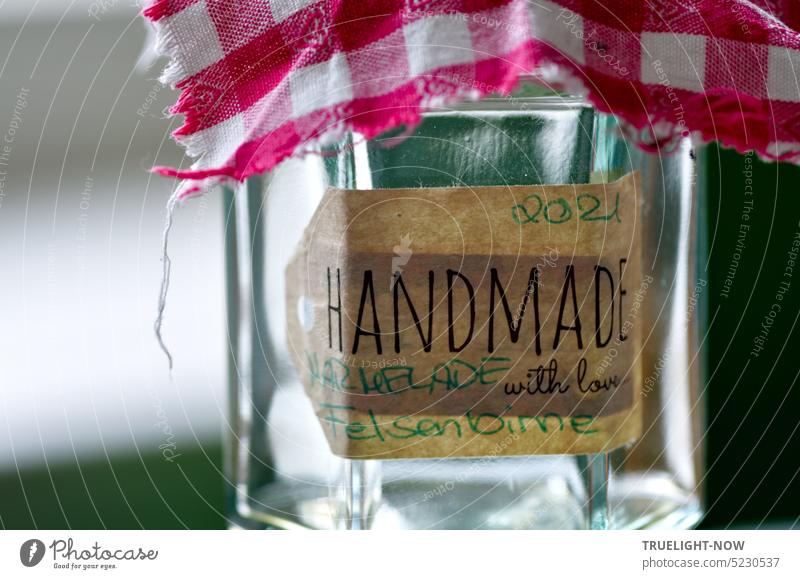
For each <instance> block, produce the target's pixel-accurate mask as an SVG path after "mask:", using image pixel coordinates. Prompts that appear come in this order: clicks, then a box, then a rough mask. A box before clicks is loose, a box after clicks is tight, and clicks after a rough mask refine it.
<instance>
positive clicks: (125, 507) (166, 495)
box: [0, 147, 800, 529]
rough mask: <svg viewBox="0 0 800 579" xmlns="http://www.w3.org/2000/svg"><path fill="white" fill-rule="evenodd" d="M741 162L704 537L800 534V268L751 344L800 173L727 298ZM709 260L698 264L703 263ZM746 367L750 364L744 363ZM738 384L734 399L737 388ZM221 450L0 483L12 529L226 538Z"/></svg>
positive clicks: (785, 242) (714, 346)
mask: <svg viewBox="0 0 800 579" xmlns="http://www.w3.org/2000/svg"><path fill="white" fill-rule="evenodd" d="M745 163H746V161H745V158H744V157H742V156H741V155H737V154H735V153H732V152H730V151H724V150H720V149H719V148H717V147H710V148H709V149H708V151H707V154H706V155H704V160H703V164H704V165H705V169H704V170H705V182H706V183H707V184H708V192H707V196H706V203H705V211H704V215H702V218H701V224H703V225H704V226H705V227H707V233H708V236H707V246H708V252H707V256H706V258H707V259H706V258H702V259H701V263H700V264H699V268H700V275H701V277H703V278H705V279H708V280H709V287H708V293H707V296H708V300H709V301H708V319H709V328H708V334H707V336H706V340H705V344H706V347H707V348H708V355H709V364H708V374H709V377H710V379H709V386H708V390H707V403H708V411H709V423H710V424H711V427H710V430H709V432H708V435H707V439H706V442H707V453H708V459H709V460H708V466H709V468H708V473H707V479H706V497H707V503H708V515H707V517H706V519H705V521H704V522H703V526H704V527H706V528H718V527H727V526H732V525H733V526H742V527H763V526H779V527H788V526H792V525H797V524H798V516H799V515H800V480H798V476H797V475H798V469H799V466H800V453H798V450H800V449H798V444H797V441H798V432H797V428H798V411H799V410H800V396H798V394H797V392H798V389H797V387H796V382H797V377H798V372H800V341H799V340H798V332H797V331H796V327H795V326H796V324H797V319H798V313H799V312H800V269H798V272H797V277H796V279H794V280H793V281H792V286H791V289H790V291H789V293H788V295H787V296H786V298H785V299H784V301H783V302H782V306H783V310H782V313H781V314H780V315H779V316H778V317H777V319H776V321H775V324H774V325H773V326H772V328H771V331H770V334H769V338H768V341H767V344H766V348H765V350H764V351H763V352H762V353H761V355H760V357H759V358H752V357H751V356H750V351H751V349H752V346H753V338H754V337H755V336H756V335H757V334H758V327H759V326H760V324H761V320H762V318H763V317H764V316H765V315H766V314H767V312H768V310H769V308H770V306H771V305H772V303H773V301H774V298H773V296H774V294H775V292H776V290H777V287H778V283H779V281H780V280H781V279H782V276H783V270H784V266H785V265H786V260H787V254H786V253H787V251H788V249H789V247H790V245H791V241H792V238H793V237H794V235H795V234H796V233H797V232H798V231H799V230H800V229H799V226H800V190H798V189H800V168H797V167H792V166H788V165H780V164H764V163H760V162H757V161H756V162H754V163H753V171H754V175H753V182H754V192H755V195H754V197H753V199H754V208H753V211H752V212H751V216H752V217H751V220H750V221H749V224H750V225H751V229H750V231H749V232H748V234H747V238H746V241H745V245H744V249H743V251H742V257H741V261H740V263H739V267H738V269H737V271H736V275H735V278H734V283H733V285H732V287H731V293H730V297H729V298H727V299H725V298H723V297H721V296H720V290H721V289H722V283H723V281H724V279H725V277H726V275H727V273H728V268H729V264H730V263H731V260H732V259H733V254H734V250H735V247H736V243H737V240H738V233H739V224H740V223H741V222H742V218H741V215H742V210H743V202H744V199H745V197H744V183H743V175H742V170H743V169H744V167H745ZM701 257H702V256H701ZM748 360H749V362H748ZM734 385H736V388H733V386H734ZM221 464H222V451H221V445H220V444H213V445H210V446H207V447H204V448H199V447H198V448H196V449H194V450H192V451H189V450H188V449H186V448H184V450H183V455H182V456H181V457H180V459H179V460H178V461H176V462H175V463H168V462H166V461H164V460H163V459H162V457H161V455H160V454H158V455H153V456H144V457H138V456H135V455H134V456H126V457H112V459H111V460H110V462H108V461H105V460H102V461H95V462H81V463H80V464H72V465H68V466H64V465H58V466H55V467H52V468H50V469H49V470H47V469H35V470H25V471H22V472H20V473H16V472H11V473H4V474H2V475H0V492H1V493H2V499H0V525H2V527H4V528H13V529H27V528H33V527H38V528H75V529H83V528H86V529H93V528H102V527H106V528H120V529H132V528H140V527H143V528H151V529H171V528H192V529H207V528H223V527H224V526H225V524H226V523H225V519H224V516H223V513H222V511H223V496H224V484H225V482H224V478H223V476H222V474H221Z"/></svg>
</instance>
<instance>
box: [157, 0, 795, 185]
mask: <svg viewBox="0 0 800 579" xmlns="http://www.w3.org/2000/svg"><path fill="white" fill-rule="evenodd" d="M798 4H800V3H798V2H791V1H789V0H752V1H749V2H747V1H744V0H648V2H642V0H627V1H623V0H156V1H154V2H152V3H151V4H150V6H149V7H148V8H147V9H146V10H145V15H146V16H147V17H148V18H149V19H150V20H151V21H152V22H153V23H154V25H155V27H156V29H157V32H158V39H159V48H160V50H161V52H162V53H164V54H166V55H168V56H169V58H170V64H169V65H168V67H167V70H166V71H165V73H164V80H165V82H168V83H171V84H174V85H175V86H177V87H178V88H179V89H180V90H181V96H180V99H179V101H178V103H177V104H176V105H175V106H174V107H173V113H175V114H183V115H185V122H184V124H183V126H182V127H181V128H180V129H178V131H177V132H176V134H175V136H176V138H177V139H178V140H179V141H180V142H181V143H183V144H184V145H185V146H186V147H187V151H188V153H189V155H190V156H192V157H194V158H195V163H194V165H193V166H192V167H191V168H190V169H187V170H176V169H167V168H159V169H158V170H159V171H160V172H162V173H165V174H170V175H174V176H178V177H182V178H186V179H189V180H191V181H193V182H194V185H192V189H194V188H196V187H195V185H197V181H198V180H204V179H210V181H207V182H206V183H205V185H209V184H211V183H213V182H214V181H216V180H219V179H220V178H235V179H240V180H241V179H244V178H246V177H248V176H249V175H252V174H255V173H261V172H264V171H268V170H269V169H271V168H272V167H274V166H275V165H276V164H277V163H279V162H280V161H281V160H283V159H285V158H287V157H289V156H291V155H294V154H296V153H298V152H300V151H302V150H306V149H308V147H309V146H310V145H313V144H318V143H320V142H326V141H327V142H330V141H331V140H333V139H336V138H338V137H340V136H341V135H342V133H343V132H344V131H346V130H355V131H358V132H359V133H361V134H362V135H364V136H365V137H367V138H369V137H372V136H375V135H377V134H380V133H381V132H383V131H386V130H388V129H390V128H393V127H396V126H398V125H401V124H405V125H413V124H414V123H416V122H418V121H419V117H420V113H421V112H422V111H423V110H425V108H426V107H431V106H437V105H440V104H443V103H451V102H456V101H458V100H463V99H467V98H480V97H481V96H484V95H486V94H489V93H497V92H499V93H507V92H509V91H510V90H511V89H512V88H513V86H514V85H515V83H516V82H517V79H518V77H519V76H520V75H523V74H530V73H536V72H538V73H539V74H540V75H541V74H543V73H542V71H549V75H546V76H544V77H543V78H545V79H547V80H554V81H558V82H561V83H563V85H564V86H566V87H569V88H570V89H572V90H577V87H582V88H581V90H583V91H584V92H585V93H586V94H587V96H588V97H589V98H590V100H591V101H592V102H593V103H594V104H595V105H596V106H597V107H598V108H600V109H601V110H603V111H606V112H612V113H614V114H616V115H617V116H618V117H619V118H620V119H622V120H623V122H625V123H626V124H627V126H628V127H630V128H631V129H633V130H632V131H631V134H634V135H637V138H638V139H639V140H640V142H641V143H642V144H644V145H651V146H656V145H660V144H661V143H663V142H665V141H667V140H669V139H672V138H675V137H676V136H678V135H681V134H683V135H686V134H690V133H691V134H695V135H697V136H699V137H700V138H702V139H704V140H717V141H720V142H722V143H723V144H725V145H729V146H733V147H736V148H737V149H739V150H755V151H757V152H758V153H760V154H761V155H762V156H764V157H768V158H778V159H791V160H797V159H800V80H798V71H800V33H798V32H797V31H796V29H795V28H793V26H795V25H796V24H795V23H797V22H798V21H800V18H799V17H798V13H799V12H800V10H798V9H797V8H795V7H794V6H795V5H798ZM553 71H555V74H553ZM576 81H577V82H576ZM187 190H188V189H187Z"/></svg>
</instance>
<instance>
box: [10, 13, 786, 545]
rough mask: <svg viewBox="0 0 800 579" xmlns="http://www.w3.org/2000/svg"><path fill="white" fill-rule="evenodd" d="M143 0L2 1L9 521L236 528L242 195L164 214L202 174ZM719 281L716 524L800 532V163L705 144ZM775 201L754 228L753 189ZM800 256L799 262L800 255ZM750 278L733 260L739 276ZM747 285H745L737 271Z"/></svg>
mask: <svg viewBox="0 0 800 579" xmlns="http://www.w3.org/2000/svg"><path fill="white" fill-rule="evenodd" d="M139 11H140V6H139V3H138V2H135V1H133V0H93V1H89V0H35V1H32V0H0V248H2V249H0V279H2V280H3V281H2V290H0V527H2V528H8V529H25V528H34V527H36V528H50V529H61V528H75V529H81V528H123V529H136V528H159V529H169V528H223V527H225V526H226V521H225V518H224V514H223V512H222V511H223V506H222V505H223V496H224V486H225V484H226V481H225V479H224V477H223V475H222V450H221V449H222V433H223V429H224V425H225V421H226V411H227V409H226V403H225V400H226V395H225V389H226V383H225V380H226V355H227V343H228V341H227V335H226V330H225V319H224V315H225V310H224V303H225V302H224V273H223V272H224V263H223V246H222V242H223V218H222V200H221V196H217V195H210V196H208V197H207V198H201V199H197V200H194V201H192V202H190V203H189V204H187V205H186V206H185V207H183V208H182V209H181V210H179V211H178V213H177V216H176V222H175V225H174V229H173V234H172V236H171V240H170V255H171V257H172V259H173V275H172V285H171V288H170V293H169V303H168V308H167V316H166V321H165V330H164V335H165V339H166V341H167V343H168V344H169V346H170V348H171V350H172V353H173V356H174V358H175V360H176V365H175V368H174V370H173V372H172V374H171V375H170V372H169V370H168V366H167V361H166V358H165V357H164V355H163V354H162V353H161V351H160V350H159V348H158V344H157V342H156V340H155V337H154V334H153V321H154V319H155V314H156V303H157V296H158V290H159V283H160V279H161V262H160V251H161V238H162V230H163V227H164V220H165V216H166V212H165V205H166V201H167V198H168V196H169V194H170V193H171V191H172V188H173V187H174V185H175V183H174V182H172V181H171V180H169V179H164V178H161V177H158V176H154V175H152V174H150V173H149V172H148V168H149V167H151V166H153V165H155V164H167V165H172V166H181V165H187V164H188V163H189V161H188V160H187V159H186V158H184V157H183V155H182V153H181V151H180V149H179V148H178V147H177V146H176V145H175V144H174V143H173V142H172V141H171V140H170V138H169V134H170V133H171V132H172V130H174V128H176V121H175V120H169V119H166V118H165V109H166V108H167V107H168V106H170V105H171V104H172V103H173V102H174V101H175V98H176V95H175V93H173V92H172V91H170V90H169V89H166V88H164V87H162V86H161V85H160V84H159V82H158V81H157V77H158V74H159V70H160V67H161V63H156V64H155V65H153V64H152V63H150V65H148V59H147V58H142V51H143V48H144V47H145V46H146V45H147V30H146V26H145V23H144V21H143V20H142V19H141V18H140V17H139V16H138V13H139ZM700 159H701V163H702V166H701V167H700V171H701V175H702V177H703V178H702V180H701V181H702V182H703V183H704V184H705V194H704V195H703V196H702V197H703V203H702V207H701V219H700V226H701V227H703V228H705V231H706V236H707V243H706V246H707V247H706V251H704V252H703V254H702V255H700V256H699V264H698V265H699V269H700V272H699V275H700V277H701V278H703V279H706V280H707V281H708V284H709V285H708V290H707V295H706V297H707V299H708V307H707V310H708V311H707V318H708V323H707V328H706V329H707V333H706V336H705V341H704V346H705V347H706V348H707V352H708V362H709V363H708V383H707V390H706V401H707V404H708V413H709V425H710V427H709V431H708V434H707V436H706V439H705V443H706V448H707V455H708V459H709V460H708V472H707V477H706V480H705V485H706V496H707V505H708V515H707V516H706V519H705V521H704V522H703V524H702V525H703V526H704V527H706V528H720V527H738V528H754V527H758V528H763V527H768V528H788V527H797V526H798V525H800V477H798V473H799V472H800V459H799V458H798V456H800V452H798V451H800V448H799V447H798V440H800V433H798V427H799V426H800V418H798V408H800V396H798V388H797V380H798V373H800V357H799V356H798V352H800V339H798V334H800V332H798V328H797V327H796V326H797V322H798V316H799V315H800V269H797V270H795V279H794V281H793V282H792V283H791V286H790V287H789V288H788V289H787V291H786V293H785V298H784V300H783V302H782V304H783V310H782V312H781V314H780V315H778V316H777V317H776V319H775V321H774V323H773V325H771V326H770V329H769V333H768V338H767V340H766V342H765V344H764V349H763V351H761V352H760V355H759V356H758V357H753V356H751V355H750V353H751V351H752V349H753V345H754V342H753V340H754V339H755V338H756V337H758V336H759V333H760V331H761V324H762V321H763V319H764V317H765V316H767V314H768V313H769V307H770V305H771V304H772V303H773V301H774V300H773V296H774V295H775V294H776V293H777V292H778V289H779V284H780V281H781V280H782V279H783V272H784V268H785V267H786V266H787V263H788V260H789V259H790V256H789V255H788V252H789V250H790V249H791V245H792V240H793V239H794V238H795V236H796V235H798V234H800V191H798V188H800V169H799V168H796V167H792V166H788V165H779V164H764V163H760V162H758V161H757V160H755V159H754V158H753V157H752V156H743V155H738V154H736V153H733V152H730V151H724V150H720V149H718V148H717V147H714V146H712V147H709V148H708V149H706V150H705V151H703V154H702V155H700ZM749 171H752V180H753V188H754V191H755V195H754V197H751V198H748V199H754V202H753V206H752V210H751V213H750V215H751V219H750V220H749V221H748V223H749V224H750V226H751V228H750V229H749V230H748V231H747V234H746V236H744V238H743V237H742V236H741V230H740V224H741V223H742V214H743V212H744V211H745V201H746V198H745V195H744V188H745V179H746V178H747V175H748V174H749V173H748V172H749ZM796 267H798V268H800V263H798V264H797V265H796ZM732 268H733V269H732ZM732 271H733V283H732V284H731V285H730V288H729V289H728V290H727V293H726V290H725V288H726V286H725V280H726V278H727V279H731V272H732Z"/></svg>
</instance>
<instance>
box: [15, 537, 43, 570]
mask: <svg viewBox="0 0 800 579" xmlns="http://www.w3.org/2000/svg"><path fill="white" fill-rule="evenodd" d="M44 552H45V547H44V543H42V542H41V541H40V540H39V539H29V540H27V541H25V542H24V543H22V547H20V548H19V560H20V561H22V564H23V565H25V566H26V567H36V565H38V564H39V563H41V561H42V559H43V558H44Z"/></svg>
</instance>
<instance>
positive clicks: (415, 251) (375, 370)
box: [286, 173, 642, 459]
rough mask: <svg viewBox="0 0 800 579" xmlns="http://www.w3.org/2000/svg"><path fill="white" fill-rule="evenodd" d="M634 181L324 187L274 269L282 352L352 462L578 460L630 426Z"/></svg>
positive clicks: (617, 440) (616, 441)
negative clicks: (283, 287) (283, 292)
mask: <svg viewBox="0 0 800 579" xmlns="http://www.w3.org/2000/svg"><path fill="white" fill-rule="evenodd" d="M640 196H641V189H640V185H639V178H638V174H637V173H631V174H629V175H627V176H625V177H623V178H621V179H619V180H617V181H614V182H612V183H606V184H602V183H601V184H580V185H553V186H514V187H500V186H498V187H478V188H470V187H458V188H433V189H391V190H342V189H329V190H328V191H327V193H326V195H325V197H324V198H323V200H322V202H321V203H320V206H319V208H318V210H317V212H316V213H315V215H314V217H313V218H312V220H311V222H310V224H309V226H308V227H307V229H306V231H305V234H304V237H303V241H302V243H301V244H300V247H299V248H298V251H297V253H296V255H295V256H294V257H293V259H292V261H291V263H290V265H289V267H288V268H287V272H286V275H287V319H288V333H289V344H290V349H291V354H292V359H293V362H294V364H295V366H296V368H297V370H298V372H299V375H300V377H301V379H302V381H303V384H304V387H305V390H306V393H307V394H308V397H309V399H310V401H311V403H312V404H313V406H314V410H315V413H316V415H317V417H318V419H319V424H320V426H321V427H322V429H323V431H324V432H325V436H326V438H327V440H328V442H329V444H330V447H331V449H332V451H333V452H334V453H335V454H337V455H340V456H346V457H350V458H371V459H390V458H423V457H443V456H450V457H458V456H499V455H520V454H587V453H595V452H601V451H608V450H611V449H613V448H615V447H619V446H621V445H624V444H626V443H629V442H631V441H633V440H635V439H636V438H637V437H638V436H639V434H640V431H641V424H640V423H641V417H640V404H639V395H640V390H641V370H640V361H639V358H640V331H639V328H638V324H637V323H636V321H637V319H638V317H637V315H636V313H637V308H638V307H639V302H638V301H637V300H636V294H637V290H638V289H639V288H640V285H641V283H642V280H641V266H640V241H639V228H640V227H641V224H640V221H639V211H638V207H639V198H640Z"/></svg>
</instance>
